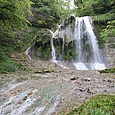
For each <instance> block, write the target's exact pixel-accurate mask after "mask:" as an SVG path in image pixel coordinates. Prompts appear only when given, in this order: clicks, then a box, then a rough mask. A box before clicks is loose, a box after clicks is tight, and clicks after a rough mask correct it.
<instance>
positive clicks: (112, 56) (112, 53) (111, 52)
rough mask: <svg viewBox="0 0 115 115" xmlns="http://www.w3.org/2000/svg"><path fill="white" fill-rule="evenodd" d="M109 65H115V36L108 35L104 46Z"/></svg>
mask: <svg viewBox="0 0 115 115" xmlns="http://www.w3.org/2000/svg"><path fill="white" fill-rule="evenodd" d="M104 53H105V57H106V60H107V63H108V66H109V67H111V66H115V37H108V38H107V40H106V44H105V48H104Z"/></svg>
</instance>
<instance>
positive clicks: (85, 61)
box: [74, 16, 105, 70]
mask: <svg viewBox="0 0 115 115" xmlns="http://www.w3.org/2000/svg"><path fill="white" fill-rule="evenodd" d="M91 21H92V20H91V18H90V17H88V16H86V17H81V18H79V17H76V22H75V33H74V34H75V47H76V59H75V62H74V66H75V67H76V69H80V70H81V69H82V70H88V69H91V70H95V69H105V64H104V63H103V61H102V59H101V55H100V50H99V47H98V42H97V40H96V36H95V34H94V31H93V26H92V22H91Z"/></svg>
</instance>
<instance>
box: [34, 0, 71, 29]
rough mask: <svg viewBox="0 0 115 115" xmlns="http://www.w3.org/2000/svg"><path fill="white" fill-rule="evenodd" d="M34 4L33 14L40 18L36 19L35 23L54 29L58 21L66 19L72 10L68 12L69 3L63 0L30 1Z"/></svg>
mask: <svg viewBox="0 0 115 115" xmlns="http://www.w3.org/2000/svg"><path fill="white" fill-rule="evenodd" d="M32 2H34V3H35V4H34V5H32V6H33V8H35V11H33V14H39V15H40V16H41V14H42V18H40V17H39V18H38V19H37V22H38V23H39V24H43V25H46V26H49V27H50V28H54V27H55V25H56V24H57V23H59V21H60V20H62V19H64V18H65V17H68V16H69V15H70V14H71V13H72V12H73V10H70V7H69V3H68V2H64V1H63V0H39V1H38V0H32Z"/></svg>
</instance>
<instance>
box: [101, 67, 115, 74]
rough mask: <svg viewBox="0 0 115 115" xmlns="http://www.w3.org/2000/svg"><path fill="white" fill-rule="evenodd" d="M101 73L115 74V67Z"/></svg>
mask: <svg viewBox="0 0 115 115" xmlns="http://www.w3.org/2000/svg"><path fill="white" fill-rule="evenodd" d="M99 72H100V73H115V66H114V67H112V68H108V69H105V70H100V71H99Z"/></svg>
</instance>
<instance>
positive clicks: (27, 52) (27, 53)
mask: <svg viewBox="0 0 115 115" xmlns="http://www.w3.org/2000/svg"><path fill="white" fill-rule="evenodd" d="M34 44H35V43H33V44H32V45H31V46H30V47H29V48H28V49H27V50H26V51H25V52H24V53H25V54H26V55H27V56H28V58H29V59H30V60H33V59H32V58H31V56H30V55H29V50H30V49H31V47H32V46H33V45H34Z"/></svg>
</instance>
